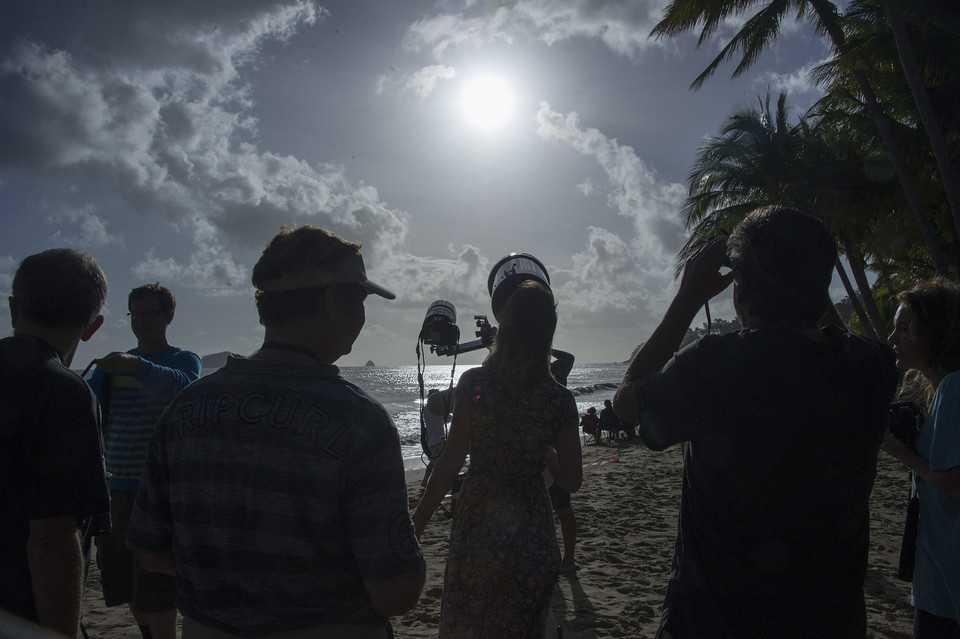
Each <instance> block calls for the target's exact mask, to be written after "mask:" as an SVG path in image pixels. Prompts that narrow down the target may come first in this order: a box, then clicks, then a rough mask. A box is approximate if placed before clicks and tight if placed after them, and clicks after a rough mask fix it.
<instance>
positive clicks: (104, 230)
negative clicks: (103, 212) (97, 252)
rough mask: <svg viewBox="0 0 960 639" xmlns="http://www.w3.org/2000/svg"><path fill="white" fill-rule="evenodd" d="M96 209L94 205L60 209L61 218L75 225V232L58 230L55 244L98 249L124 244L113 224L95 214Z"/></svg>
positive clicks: (55, 234) (55, 235)
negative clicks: (113, 228)
mask: <svg viewBox="0 0 960 639" xmlns="http://www.w3.org/2000/svg"><path fill="white" fill-rule="evenodd" d="M95 210H96V207H94V206H93V205H87V206H83V207H81V208H71V207H69V206H67V207H61V208H58V211H60V216H61V217H62V218H65V219H68V220H70V221H71V222H72V223H73V225H74V226H73V228H74V229H75V231H74V232H73V233H67V232H64V231H62V230H57V232H56V233H54V235H53V238H52V239H53V242H54V243H55V244H62V245H65V246H80V247H85V248H89V247H97V246H106V245H108V244H123V239H122V237H120V235H119V234H117V233H115V232H113V231H112V230H111V227H112V226H113V225H112V223H111V222H110V221H109V220H107V219H105V218H103V217H101V216H99V215H97V214H96V213H94V211H95Z"/></svg>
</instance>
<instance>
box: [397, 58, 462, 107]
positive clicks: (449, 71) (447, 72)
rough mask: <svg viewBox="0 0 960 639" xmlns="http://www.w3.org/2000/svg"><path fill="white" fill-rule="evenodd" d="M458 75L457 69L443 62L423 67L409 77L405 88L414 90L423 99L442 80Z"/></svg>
mask: <svg viewBox="0 0 960 639" xmlns="http://www.w3.org/2000/svg"><path fill="white" fill-rule="evenodd" d="M456 75H457V71H456V69H454V68H453V67H448V66H445V65H442V64H434V65H431V66H427V67H423V68H422V69H420V70H419V71H417V72H416V73H414V74H413V75H411V76H410V77H409V78H408V79H407V83H406V87H405V89H406V90H407V91H412V92H413V93H415V94H416V96H417V97H418V98H420V99H421V100H422V99H424V98H426V97H427V96H429V95H430V94H431V93H433V90H434V89H436V88H437V82H439V81H440V80H449V79H451V78H453V77H455V76H456Z"/></svg>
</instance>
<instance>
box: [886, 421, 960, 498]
mask: <svg viewBox="0 0 960 639" xmlns="http://www.w3.org/2000/svg"><path fill="white" fill-rule="evenodd" d="M883 450H884V451H886V452H887V453H888V454H889V455H890V456H891V457H893V458H895V459H897V460H899V461H900V463H902V464H903V465H904V466H906V467H907V468H909V469H910V470H912V471H913V472H915V473H917V475H918V476H919V477H920V479H922V480H923V481H925V482H927V483H928V484H930V485H931V486H933V487H934V488H937V489H939V490H942V491H943V492H945V493H947V494H948V495H950V496H951V497H953V498H954V499H960V466H954V467H953V468H947V469H946V470H933V469H932V468H930V462H929V461H927V460H926V459H924V458H923V457H921V456H920V455H918V454H916V453H915V452H913V450H911V449H910V447H909V446H907V445H906V444H904V443H903V442H902V441H900V440H899V439H897V438H896V436H895V435H894V434H893V433H891V432H890V429H889V428H888V429H887V431H886V433H884V437H883Z"/></svg>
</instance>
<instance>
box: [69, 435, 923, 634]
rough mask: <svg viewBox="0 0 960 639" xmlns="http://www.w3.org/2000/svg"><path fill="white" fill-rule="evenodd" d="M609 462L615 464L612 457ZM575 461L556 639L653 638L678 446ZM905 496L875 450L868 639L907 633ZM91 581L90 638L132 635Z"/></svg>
mask: <svg viewBox="0 0 960 639" xmlns="http://www.w3.org/2000/svg"><path fill="white" fill-rule="evenodd" d="M614 458H616V459H617V460H618V461H614V462H611V461H610V460H611V459H614ZM583 459H584V463H585V464H589V465H587V466H586V467H585V468H584V475H583V488H581V489H580V491H579V492H578V493H576V494H574V495H573V500H572V505H573V509H574V512H575V513H576V516H577V521H578V523H579V528H580V530H579V534H578V541H577V564H578V565H579V566H580V569H579V571H578V572H577V573H575V574H570V575H561V576H560V579H559V582H558V584H557V588H556V591H555V592H554V596H553V603H552V611H553V614H554V616H555V617H556V619H557V621H558V623H559V624H560V625H561V626H562V627H563V639H594V638H599V637H653V634H654V632H655V631H656V628H657V624H658V621H659V618H660V606H661V603H662V601H663V593H664V589H665V587H666V580H667V575H668V573H669V569H670V560H671V557H672V554H673V542H674V534H675V531H676V520H677V512H678V508H679V503H680V472H681V456H680V450H679V448H678V447H673V448H672V449H670V450H668V451H666V452H660V453H657V452H652V451H649V450H647V449H646V448H644V447H643V446H642V445H641V444H638V443H619V444H611V445H601V446H594V445H592V444H591V445H589V446H586V447H585V448H584V451H583ZM598 462H606V463H598ZM594 464H596V465H594ZM422 474H423V473H422V471H413V472H409V473H408V475H407V487H408V493H409V495H410V500H411V507H412V506H414V505H416V502H417V500H418V499H419V496H420V493H421V491H422V489H421V488H420V478H421V477H422ZM906 493H907V473H906V471H905V470H904V469H903V467H902V466H900V465H899V464H898V463H897V462H895V461H893V460H892V459H891V458H890V457H888V456H887V455H885V454H883V453H881V454H880V460H879V466H878V476H877V481H876V484H875V486H874V491H873V495H872V497H871V531H870V533H871V539H870V546H871V552H870V564H869V567H868V570H867V578H866V584H865V586H864V590H865V593H866V601H867V625H868V632H867V634H868V636H869V637H888V638H896V639H908V638H910V637H911V636H912V635H911V627H912V618H913V609H912V608H911V607H910V584H908V583H905V582H902V581H899V580H897V578H896V576H895V571H896V563H897V557H898V554H899V549H900V534H901V532H902V525H903V519H904V515H905V508H906ZM449 532H450V522H449V519H446V518H444V516H443V515H442V513H440V512H439V511H438V513H437V514H436V515H435V516H434V518H433V520H432V521H431V522H430V525H429V526H428V527H427V529H426V531H425V532H424V535H423V539H422V540H421V542H422V545H423V548H424V553H425V554H426V557H427V562H428V564H429V567H428V572H427V583H426V586H425V587H424V591H423V594H422V596H421V598H420V603H419V604H418V605H417V607H416V608H415V609H414V610H413V611H411V612H409V613H407V614H406V615H403V616H401V617H395V618H394V619H393V627H394V634H395V636H396V637H397V639H403V638H407V637H410V638H413V637H417V638H420V637H436V635H437V632H436V628H437V623H438V621H439V618H440V593H441V590H442V587H443V567H444V560H445V557H446V553H447V539H448V536H449ZM559 535H560V531H559V525H558V527H557V536H558V538H559ZM98 583H99V575H98V574H96V572H95V569H94V570H93V571H92V573H91V575H90V578H89V579H88V583H87V589H86V591H85V596H84V605H83V624H84V626H85V627H86V629H87V632H88V634H89V636H90V637H91V639H93V638H95V637H100V638H103V639H120V638H123V639H138V638H139V636H140V633H139V632H138V631H137V629H136V627H135V626H133V625H132V620H131V618H130V616H129V612H127V610H126V608H125V607H119V608H104V607H103V601H102V599H101V598H100V592H99V587H98Z"/></svg>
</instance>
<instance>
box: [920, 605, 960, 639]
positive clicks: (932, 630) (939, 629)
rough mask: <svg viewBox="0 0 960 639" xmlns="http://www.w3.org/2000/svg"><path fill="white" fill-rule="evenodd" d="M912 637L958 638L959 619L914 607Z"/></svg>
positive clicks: (959, 634) (929, 638) (925, 638)
mask: <svg viewBox="0 0 960 639" xmlns="http://www.w3.org/2000/svg"><path fill="white" fill-rule="evenodd" d="M913 639H960V621H958V620H956V619H950V618H948V617H938V616H937V615H932V614H930V613H929V612H924V611H923V610H920V609H919V608H915V609H914V611H913Z"/></svg>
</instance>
